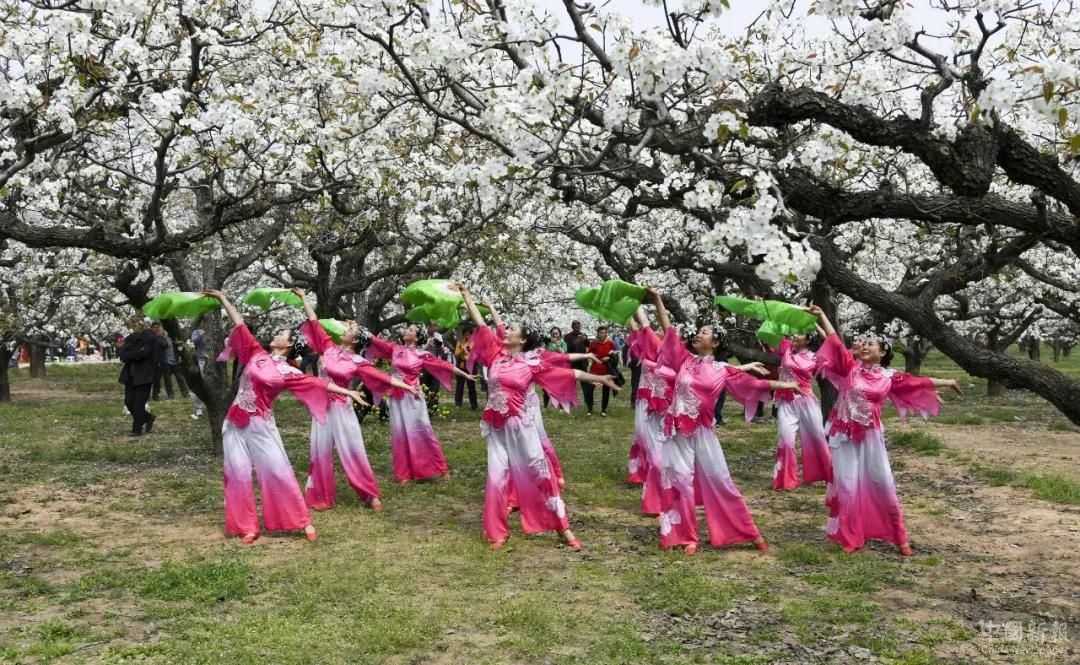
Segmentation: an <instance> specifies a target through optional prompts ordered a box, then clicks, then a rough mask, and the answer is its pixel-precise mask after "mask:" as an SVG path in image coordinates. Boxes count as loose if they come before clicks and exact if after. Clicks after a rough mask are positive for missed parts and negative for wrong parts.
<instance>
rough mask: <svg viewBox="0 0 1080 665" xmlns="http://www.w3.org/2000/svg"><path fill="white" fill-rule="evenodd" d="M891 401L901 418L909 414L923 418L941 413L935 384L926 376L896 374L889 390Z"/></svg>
mask: <svg viewBox="0 0 1080 665" xmlns="http://www.w3.org/2000/svg"><path fill="white" fill-rule="evenodd" d="M889 399H890V400H892V403H893V405H895V406H896V411H897V412H898V413H899V414H900V417H901V418H906V417H907V415H908V414H909V413H918V414H919V415H921V416H922V417H923V418H926V417H928V416H936V415H938V413H940V412H941V399H940V398H939V397H938V393H937V388H935V387H934V382H933V381H932V380H931V379H929V378H927V377H925V376H914V375H912V374H908V373H907V372H895V373H893V375H892V385H891V386H890V388H889Z"/></svg>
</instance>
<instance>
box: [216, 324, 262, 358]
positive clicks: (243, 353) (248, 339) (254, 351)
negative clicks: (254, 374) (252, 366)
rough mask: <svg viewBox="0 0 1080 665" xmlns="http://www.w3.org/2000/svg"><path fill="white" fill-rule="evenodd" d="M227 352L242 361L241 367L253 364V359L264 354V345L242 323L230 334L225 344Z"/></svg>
mask: <svg viewBox="0 0 1080 665" xmlns="http://www.w3.org/2000/svg"><path fill="white" fill-rule="evenodd" d="M225 350H226V351H227V352H228V353H229V354H230V355H232V356H235V357H236V359H237V360H239V361H240V364H241V365H246V364H248V363H249V362H251V359H252V358H253V357H254V356H256V355H258V354H259V353H261V352H262V350H263V348H262V345H261V344H259V340H257V339H255V336H254V335H252V334H251V331H250V330H248V327H247V326H246V325H245V324H243V323H241V324H240V325H238V326H236V327H234V328H233V329H232V332H231V333H229V339H228V341H227V342H226V344H225Z"/></svg>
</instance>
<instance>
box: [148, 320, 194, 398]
mask: <svg viewBox="0 0 1080 665" xmlns="http://www.w3.org/2000/svg"><path fill="white" fill-rule="evenodd" d="M151 332H153V333H154V335H156V336H157V341H158V368H159V370H158V375H157V378H155V379H154V401H158V400H160V399H161V384H162V383H164V384H165V395H166V397H165V399H172V398H173V388H172V382H173V378H174V377H175V378H176V386H177V388H179V389H180V394H181V395H183V396H184V397H187V396H188V389H187V383H186V382H185V381H184V377H183V376H182V375H181V374H180V373H179V372H177V371H176V366H177V364H178V362H177V359H176V346H175V345H174V344H173V341H172V338H171V337H169V333H167V332H165V329H164V328H162V327H161V322H159V321H155V322H154V325H153V326H152V327H151Z"/></svg>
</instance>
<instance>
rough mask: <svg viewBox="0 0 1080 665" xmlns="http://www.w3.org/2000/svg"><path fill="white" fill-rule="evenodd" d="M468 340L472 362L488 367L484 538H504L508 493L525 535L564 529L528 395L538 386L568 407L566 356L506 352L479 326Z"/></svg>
mask: <svg viewBox="0 0 1080 665" xmlns="http://www.w3.org/2000/svg"><path fill="white" fill-rule="evenodd" d="M472 340H473V349H474V353H475V354H476V358H477V360H478V361H479V362H481V363H482V364H483V365H485V366H486V367H487V368H488V399H487V405H486V406H485V407H484V413H483V416H482V424H481V428H482V431H483V433H484V439H485V441H486V442H487V460H488V463H487V469H488V472H487V483H486V485H485V487H484V534H485V536H486V537H487V539H488V541H490V542H493V543H494V542H498V541H501V540H505V539H506V538H507V537H508V535H509V533H510V531H509V526H508V518H507V514H508V509H509V508H510V505H511V503H510V501H511V495H512V494H513V495H516V500H517V503H518V506H519V508H520V515H521V528H522V530H523V531H525V533H540V532H543V531H563V530H565V529H568V528H569V526H570V525H569V522H568V520H567V517H566V505H565V504H564V503H563V500H562V497H561V496H560V494H559V483H558V480H557V478H556V477H555V474H554V472H553V470H552V465H551V463H550V462H549V461H548V457H547V455H545V453H544V447H543V445H542V444H541V440H540V432H539V430H538V429H537V425H536V422H535V420H534V418H533V415H534V413H535V409H530V408H529V405H528V393H529V392H530V390H531V386H532V384H533V383H537V384H539V385H540V387H541V388H543V389H544V390H546V391H547V393H548V394H549V395H550V396H551V399H552V400H553V401H554V402H555V404H556V406H559V405H562V406H564V407H569V406H570V405H572V404H573V403H574V402H575V400H576V398H577V383H576V381H575V379H574V376H575V375H574V370H573V369H570V368H569V366H568V365H569V363H568V359H567V358H566V356H565V354H560V353H550V352H547V351H530V352H528V353H521V354H516V355H510V354H508V353H506V352H505V351H504V350H503V345H502V342H501V341H500V340H499V339H498V336H497V335H496V334H495V332H494V331H492V329H491V328H489V327H487V326H481V327H478V328H477V329H476V331H475V332H473V337H472Z"/></svg>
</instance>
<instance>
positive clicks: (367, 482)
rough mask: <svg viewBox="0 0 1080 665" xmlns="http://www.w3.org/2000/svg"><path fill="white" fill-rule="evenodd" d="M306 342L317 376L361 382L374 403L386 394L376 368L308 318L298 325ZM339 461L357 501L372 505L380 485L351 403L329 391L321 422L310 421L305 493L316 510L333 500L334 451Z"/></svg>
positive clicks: (386, 381) (383, 378)
mask: <svg viewBox="0 0 1080 665" xmlns="http://www.w3.org/2000/svg"><path fill="white" fill-rule="evenodd" d="M301 331H302V332H303V334H304V338H305V339H307V341H308V345H309V346H310V347H311V348H312V349H313V350H314V351H315V353H318V354H319V355H320V356H321V361H322V362H320V363H319V376H320V377H324V378H329V379H330V380H331V381H333V382H334V383H335V384H337V385H339V386H341V387H342V388H348V387H349V386H351V385H352V382H353V381H355V380H359V381H362V382H363V383H364V385H365V386H366V387H367V389H368V390H370V391H371V394H372V395H374V396H375V401H378V400H380V399H382V396H383V395H384V394H385V393H387V392H389V391H390V389H391V388H392V386H391V385H390V376H389V375H387V374H384V373H383V372H380V371H379V370H378V369H376V368H375V366H374V365H372V364H371V362H370V361H368V360H367V359H366V358H364V357H363V356H360V355H357V354H356V353H353V352H352V351H349V350H346V349H342V348H341V347H339V346H337V345H336V344H334V342H333V340H331V339H330V336H329V335H327V334H326V331H325V330H323V328H322V326H321V325H319V324H318V323H317V322H312V321H307V322H305V323H304V325H303V326H302V328H301ZM335 448H336V449H337V452H338V457H339V458H340V459H341V467H342V469H344V471H345V478H346V479H347V480H348V482H349V486H351V487H352V488H353V490H354V491H355V492H356V494H357V495H358V496H359V497H360V500H361V501H363V502H365V503H371V501H372V500H373V499H377V498H378V497H379V483H378V481H376V480H375V473H374V472H373V471H372V469H371V463H370V462H369V461H368V457H367V450H366V449H365V447H364V435H363V433H362V432H361V431H360V422H359V421H358V420H357V419H356V413H355V412H354V411H353V407H352V401H351V400H350V399H349V398H348V397H347V396H345V395H338V394H336V393H331V394H330V408H329V411H328V413H327V418H326V422H325V423H320V422H319V421H317V420H314V419H313V420H312V421H311V463H310V466H309V467H308V479H307V484H306V486H305V488H304V489H305V491H304V496H305V498H306V499H307V503H308V505H309V506H311V507H312V508H314V509H316V510H325V509H327V508H332V507H333V506H334V503H335V500H336V493H337V482H336V480H335V479H334V449H335Z"/></svg>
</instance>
